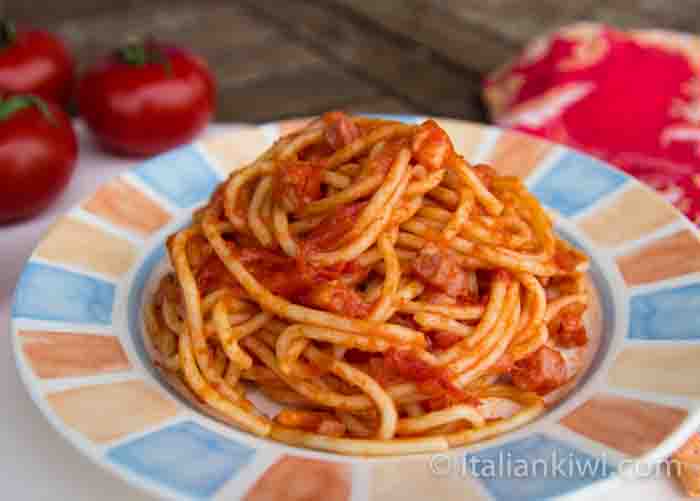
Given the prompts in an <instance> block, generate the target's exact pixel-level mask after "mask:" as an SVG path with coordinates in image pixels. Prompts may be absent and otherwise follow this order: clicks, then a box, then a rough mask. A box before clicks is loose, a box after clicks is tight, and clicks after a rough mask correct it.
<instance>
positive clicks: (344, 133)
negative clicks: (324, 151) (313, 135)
mask: <svg viewBox="0 0 700 501" xmlns="http://www.w3.org/2000/svg"><path fill="white" fill-rule="evenodd" d="M322 118H323V121H324V123H325V124H326V132H325V137H326V142H327V143H328V145H329V146H330V147H331V148H333V149H334V150H339V149H341V148H343V147H344V146H347V145H348V144H350V143H352V142H353V141H355V140H356V139H358V138H359V137H360V129H358V128H357V126H356V125H355V122H353V121H352V119H351V118H350V117H349V116H347V115H346V114H345V113H343V112H342V111H329V112H328V113H325V114H324V115H323V117H322Z"/></svg>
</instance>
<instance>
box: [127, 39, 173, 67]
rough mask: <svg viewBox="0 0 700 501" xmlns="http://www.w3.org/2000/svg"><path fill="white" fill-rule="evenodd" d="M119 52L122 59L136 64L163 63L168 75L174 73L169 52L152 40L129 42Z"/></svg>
mask: <svg viewBox="0 0 700 501" xmlns="http://www.w3.org/2000/svg"><path fill="white" fill-rule="evenodd" d="M118 54H119V57H120V58H121V59H122V61H124V62H125V63H126V64H131V65H134V66H145V65H147V64H162V65H163V67H164V68H165V72H166V73H167V74H168V75H172V72H173V68H172V65H171V64H170V60H169V59H168V56H167V54H165V52H164V51H163V49H162V48H160V47H158V46H157V45H156V44H154V43H153V42H152V41H150V40H149V41H147V42H138V43H134V44H129V45H127V46H126V47H123V48H121V49H119V51H118Z"/></svg>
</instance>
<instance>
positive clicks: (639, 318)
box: [629, 284, 700, 340]
mask: <svg viewBox="0 0 700 501" xmlns="http://www.w3.org/2000/svg"><path fill="white" fill-rule="evenodd" d="M699 312H700V284H692V285H687V286H685V287H678V288H675V289H667V290H661V291H656V292H651V293H649V294H642V295H639V296H633V297H632V304H631V314H632V319H631V323H630V333H629V337H631V338H633V339H659V340H661V339H700V317H699V316H698V315H699V314H700V313H699Z"/></svg>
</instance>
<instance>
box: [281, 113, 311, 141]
mask: <svg viewBox="0 0 700 501" xmlns="http://www.w3.org/2000/svg"><path fill="white" fill-rule="evenodd" d="M315 119H316V117H306V118H295V119H292V120H283V121H282V122H280V123H279V127H280V136H285V135H287V134H289V133H291V132H296V131H298V130H299V129H302V128H304V127H306V126H307V125H308V124H309V123H311V122H312V121H313V120H315Z"/></svg>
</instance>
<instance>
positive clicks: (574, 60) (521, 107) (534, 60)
mask: <svg viewBox="0 0 700 501" xmlns="http://www.w3.org/2000/svg"><path fill="white" fill-rule="evenodd" d="M483 92H484V99H485V101H486V104H487V106H488V108H489V111H490V114H491V117H492V119H493V121H494V122H495V123H496V124H497V125H500V126H503V127H511V128H515V129H518V130H520V131H524V132H529V133H531V134H535V135H538V136H541V137H544V138H547V139H550V140H552V141H556V142H559V143H564V144H567V145H570V146H572V147H574V148H577V149H579V150H583V151H585V152H588V153H590V154H591V155H594V156H596V157H599V158H601V159H603V160H606V161H608V162H610V163H611V164H613V165H615V166H617V167H619V168H621V169H623V170H624V171H626V172H628V173H629V174H631V175H633V176H636V177H637V178H639V179H640V180H642V181H644V182H646V183H647V184H649V185H651V186H652V187H654V188H655V189H656V190H658V191H659V193H661V194H662V195H663V196H664V197H665V198H666V199H667V200H668V201H670V202H671V203H673V204H674V205H675V206H676V207H678V208H679V209H680V210H682V211H683V212H684V213H685V214H686V215H687V216H688V217H689V218H690V219H691V220H693V221H695V222H697V223H699V224H700V38H699V37H696V36H692V35H688V34H683V33H674V32H669V31H660V30H633V31H621V30H618V29H615V28H612V27H609V26H605V25H601V24H592V23H579V24H574V25H570V26H566V27H564V28H562V29H560V30H558V31H556V32H554V33H552V34H549V35H546V36H543V37H541V38H537V39H536V40H534V41H532V42H531V43H529V44H528V45H527V47H526V48H525V49H524V50H523V52H522V53H521V54H520V55H519V56H518V57H517V58H515V60H513V61H511V62H510V63H508V64H507V65H505V66H504V67H502V68H500V69H499V70H497V71H495V72H493V73H492V74H490V75H488V76H487V78H486V80H485V82H484V91H483Z"/></svg>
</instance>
